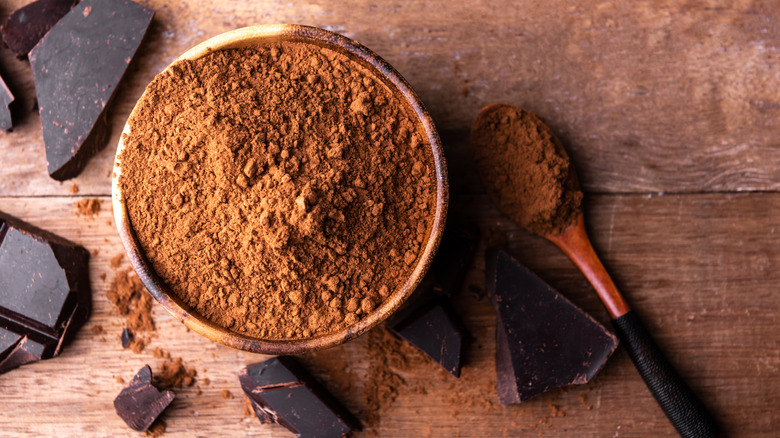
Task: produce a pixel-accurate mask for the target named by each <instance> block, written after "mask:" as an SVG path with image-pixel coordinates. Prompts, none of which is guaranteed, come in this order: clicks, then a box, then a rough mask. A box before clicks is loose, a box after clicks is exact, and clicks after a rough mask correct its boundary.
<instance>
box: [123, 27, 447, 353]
mask: <svg viewBox="0 0 780 438" xmlns="http://www.w3.org/2000/svg"><path fill="white" fill-rule="evenodd" d="M129 126H130V131H129V134H126V135H124V136H123V143H124V145H125V149H124V150H123V151H122V152H121V154H120V157H119V161H120V163H121V174H120V176H119V184H120V187H121V190H122V192H123V196H124V200H125V202H126V205H127V207H128V212H129V217H130V221H131V223H132V225H133V228H134V230H135V232H136V234H137V236H138V239H139V242H140V246H141V247H142V249H143V251H144V252H145V253H146V256H147V258H148V259H149V260H150V262H151V264H152V266H153V268H154V269H155V271H156V272H157V274H159V275H160V277H162V278H163V279H164V280H165V281H166V282H167V283H168V285H169V286H170V287H171V288H172V289H173V291H174V292H175V293H176V294H177V295H178V296H179V297H180V298H181V299H182V300H183V301H184V302H185V303H186V304H188V305H189V306H190V307H191V308H193V309H195V310H196V311H197V312H199V313H200V314H202V315H203V316H205V317H207V318H209V319H211V320H212V321H214V322H215V323H217V324H219V325H221V326H223V327H226V328H229V329H232V330H234V331H237V332H240V333H245V334H248V335H252V336H256V337H262V338H266V339H291V338H309V337H313V336H316V335H321V334H324V333H329V332H332V331H336V330H339V329H343V328H345V327H346V326H349V325H352V324H355V323H356V322H358V321H359V320H360V319H362V318H364V317H365V316H366V315H368V314H369V313H370V312H372V311H373V310H374V309H375V308H376V307H377V306H379V305H380V304H381V303H382V302H383V301H384V300H385V298H386V297H387V296H388V295H389V294H391V293H392V292H393V291H395V290H396V289H397V288H398V287H399V286H400V285H401V284H402V283H403V282H404V280H405V278H406V273H407V272H409V271H410V270H411V269H412V268H413V267H414V266H415V265H416V263H417V260H418V257H419V256H420V254H421V252H422V251H421V249H422V245H423V242H425V240H426V237H427V236H428V234H429V232H430V224H431V221H432V211H433V209H434V207H435V206H434V204H435V199H434V195H435V180H434V169H433V157H432V153H431V151H430V148H429V147H428V144H427V140H426V137H425V135H424V133H423V131H422V128H421V126H420V124H419V123H418V122H417V118H416V115H415V114H414V112H413V111H412V109H411V107H410V106H409V105H408V104H407V103H405V102H404V101H402V100H400V99H399V97H398V96H397V95H396V94H394V93H393V92H392V91H391V89H390V88H389V87H388V86H387V85H386V84H385V83H384V82H382V81H381V80H380V79H379V77H378V76H377V75H376V74H375V73H374V72H373V71H371V70H368V69H367V68H365V67H363V66H362V65H361V64H358V63H357V62H355V61H353V60H351V59H349V58H347V57H346V56H344V55H342V54H340V53H337V52H333V51H330V50H327V49H324V48H320V47H315V46H311V45H308V44H304V43H291V42H279V43H272V44H267V45H263V46H259V47H256V48H246V49H235V50H224V51H217V52H214V53H212V54H210V55H208V56H206V57H204V58H201V59H199V60H196V61H181V62H179V63H177V64H176V65H175V66H173V67H172V68H171V69H168V70H166V71H165V72H163V73H161V74H160V75H158V76H157V77H156V78H155V79H154V81H153V82H152V83H151V84H150V85H149V87H148V88H147V90H146V92H145V93H144V95H143V97H142V98H141V100H140V101H139V104H138V106H137V107H136V109H135V110H134V112H133V115H132V116H131V118H130V120H129Z"/></svg>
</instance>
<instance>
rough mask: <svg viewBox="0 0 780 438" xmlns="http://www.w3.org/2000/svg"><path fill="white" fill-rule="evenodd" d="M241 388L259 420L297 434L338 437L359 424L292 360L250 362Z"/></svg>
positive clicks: (358, 426)
mask: <svg viewBox="0 0 780 438" xmlns="http://www.w3.org/2000/svg"><path fill="white" fill-rule="evenodd" d="M238 378H239V381H240V382H241V388H242V389H243V390H244V393H245V394H246V395H247V397H248V398H249V400H250V402H251V403H252V409H253V410H254V411H255V415H257V418H258V419H260V422H261V423H277V424H280V425H282V426H284V427H286V428H287V429H289V430H290V431H291V432H292V433H294V434H296V435H297V436H299V437H302V438H306V437H321V438H327V437H334V438H335V437H341V436H344V435H345V434H346V433H348V432H350V431H351V430H359V429H360V423H359V422H358V421H357V419H355V417H353V416H352V414H350V413H349V412H348V411H347V409H346V408H344V407H343V406H342V405H341V403H339V402H338V401H337V400H336V399H335V398H334V397H333V396H332V395H331V394H330V393H329V392H328V391H327V390H326V389H325V388H324V387H323V386H322V385H321V384H320V383H319V382H317V381H316V380H314V378H313V377H311V376H310V375H309V373H307V372H306V370H304V369H303V368H302V367H301V366H300V365H299V364H298V363H297V361H296V360H295V359H293V358H292V357H290V356H280V357H275V358H273V359H269V360H267V361H265V362H261V363H256V364H253V365H249V366H248V367H246V368H244V369H243V370H241V373H240V374H239V377H238Z"/></svg>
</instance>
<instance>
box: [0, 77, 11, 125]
mask: <svg viewBox="0 0 780 438" xmlns="http://www.w3.org/2000/svg"><path fill="white" fill-rule="evenodd" d="M13 101H14V95H13V93H11V90H9V89H8V85H6V84H5V80H4V79H3V78H2V77H0V129H2V130H5V131H10V130H11V128H13V119H12V118H11V102H13Z"/></svg>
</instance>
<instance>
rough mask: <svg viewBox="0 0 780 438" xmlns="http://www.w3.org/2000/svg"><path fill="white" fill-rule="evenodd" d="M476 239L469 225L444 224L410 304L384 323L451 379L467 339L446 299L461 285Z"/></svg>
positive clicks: (472, 255) (471, 226)
mask: <svg viewBox="0 0 780 438" xmlns="http://www.w3.org/2000/svg"><path fill="white" fill-rule="evenodd" d="M477 239H478V233H477V229H476V227H474V226H473V225H469V226H453V225H451V224H450V225H448V226H447V228H445V230H444V234H443V235H442V239H441V243H440V245H439V250H438V252H437V253H436V257H434V259H433V262H432V263H431V268H430V269H429V270H428V273H427V274H426V276H425V279H423V281H422V282H421V283H420V285H419V286H418V287H417V290H416V291H415V292H414V294H413V295H412V301H411V302H410V303H409V304H408V305H407V306H406V307H405V308H403V309H401V311H399V312H398V313H397V314H396V315H395V316H394V317H393V318H392V319H391V320H390V321H388V323H387V329H388V330H390V331H391V332H392V333H393V334H395V335H396V336H398V337H399V338H401V339H403V340H405V341H407V342H409V343H410V344H412V345H413V346H415V347H417V348H418V349H419V350H421V351H422V352H423V353H425V354H427V355H428V356H429V357H430V358H431V359H433V360H434V361H436V362H437V363H438V364H439V365H441V366H442V367H443V368H444V369H445V370H447V372H449V373H450V374H452V375H453V376H455V377H460V369H461V364H462V359H463V350H464V347H465V341H466V340H467V339H468V338H469V337H470V336H469V335H468V332H467V331H466V329H465V327H464V325H463V323H462V322H461V320H460V318H458V316H457V315H456V314H455V312H454V310H453V309H452V306H451V305H450V303H449V298H448V297H449V296H451V295H452V294H453V293H454V292H455V291H456V290H457V289H458V288H459V287H460V285H461V283H462V282H463V277H464V275H465V273H466V270H467V268H468V266H469V264H470V263H471V259H472V258H473V257H474V250H475V249H476V246H477ZM437 295H438V296H437Z"/></svg>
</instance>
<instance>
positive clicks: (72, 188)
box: [70, 184, 79, 195]
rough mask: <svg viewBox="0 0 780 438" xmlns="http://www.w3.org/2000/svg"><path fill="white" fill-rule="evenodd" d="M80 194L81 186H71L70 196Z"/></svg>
mask: <svg viewBox="0 0 780 438" xmlns="http://www.w3.org/2000/svg"><path fill="white" fill-rule="evenodd" d="M78 192H79V186H78V185H77V184H73V185H72V186H70V194H71V195H75V194H77V193H78Z"/></svg>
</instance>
